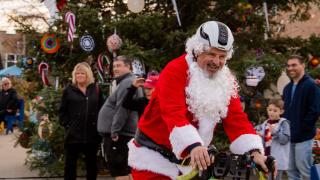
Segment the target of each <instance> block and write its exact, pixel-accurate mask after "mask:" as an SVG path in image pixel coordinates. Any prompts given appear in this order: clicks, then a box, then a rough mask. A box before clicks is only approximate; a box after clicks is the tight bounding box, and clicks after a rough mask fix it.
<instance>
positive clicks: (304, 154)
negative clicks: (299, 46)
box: [283, 55, 320, 180]
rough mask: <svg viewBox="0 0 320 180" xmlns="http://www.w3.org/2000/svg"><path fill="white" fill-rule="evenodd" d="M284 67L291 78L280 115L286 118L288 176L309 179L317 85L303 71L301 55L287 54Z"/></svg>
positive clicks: (318, 107) (319, 97)
mask: <svg viewBox="0 0 320 180" xmlns="http://www.w3.org/2000/svg"><path fill="white" fill-rule="evenodd" d="M286 69H287V74H288V76H289V78H290V79H291V82H290V83H289V84H287V85H286V86H285V88H284V90H283V100H284V115H283V117H284V118H286V119H288V120H289V121H290V131H291V132H290V133H291V146H290V157H289V169H288V177H289V179H290V180H297V179H310V169H311V166H312V162H313V159H312V145H313V138H314V136H315V135H316V121H317V120H318V118H319V115H320V103H319V102H320V88H319V86H318V85H317V84H316V83H315V81H314V80H313V79H312V78H311V77H310V76H309V75H307V74H306V73H305V63H304V58H303V57H302V56H298V55H292V56H290V57H289V58H288V59H287V64H286Z"/></svg>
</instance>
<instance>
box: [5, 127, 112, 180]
mask: <svg viewBox="0 0 320 180" xmlns="http://www.w3.org/2000/svg"><path fill="white" fill-rule="evenodd" d="M14 143H15V135H14V134H9V135H5V134H3V133H1V134H0V180H23V179H28V180H33V179H34V180H45V179H48V180H62V179H63V178H43V177H39V176H38V173H37V171H30V170H29V168H28V166H26V165H25V164H24V163H25V159H26V156H27V154H26V152H27V149H24V148H22V147H21V146H19V145H18V146H17V147H16V148H15V147H13V145H14ZM78 179H79V180H85V179H86V178H78ZM98 179H99V180H113V178H111V177H99V178H98Z"/></svg>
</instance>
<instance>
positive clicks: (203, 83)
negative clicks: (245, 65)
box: [128, 21, 268, 180]
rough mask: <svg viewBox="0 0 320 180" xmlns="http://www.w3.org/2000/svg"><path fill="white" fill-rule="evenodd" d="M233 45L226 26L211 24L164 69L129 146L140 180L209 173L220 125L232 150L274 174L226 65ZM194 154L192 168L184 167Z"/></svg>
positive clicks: (134, 167)
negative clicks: (184, 160)
mask: <svg viewBox="0 0 320 180" xmlns="http://www.w3.org/2000/svg"><path fill="white" fill-rule="evenodd" d="M233 41H234V39H233V35H232V32H231V31H230V29H229V28H228V27H227V26H226V25H225V24H223V23H221V22H217V21H208V22H206V23H204V24H202V25H201V26H200V27H199V28H198V30H197V32H196V33H195V34H194V35H193V36H192V37H191V38H189V39H188V40H187V43H186V54H185V55H182V56H180V57H178V58H177V59H174V60H172V61H171V62H170V63H169V64H168V65H167V66H166V67H165V68H164V69H163V71H162V72H161V74H160V77H159V80H158V83H157V86H156V88H155V90H154V92H153V94H152V97H151V99H150V101H149V104H148V106H147V107H146V109H145V111H144V113H143V115H142V116H141V118H140V121H139V122H138V129H137V132H136V135H135V138H134V140H132V141H130V142H129V144H128V145H129V160H128V162H129V165H130V166H131V167H132V176H133V178H134V179H138V180H144V179H161V180H164V179H175V178H176V177H177V176H178V175H180V174H188V173H189V172H190V171H191V170H192V169H193V168H194V169H198V170H199V171H203V170H205V169H207V168H208V166H210V164H211V163H212V160H211V159H210V157H209V154H208V145H209V144H210V143H211V141H212V139H213V132H214V129H215V127H216V125H217V123H219V122H222V124H223V126H224V129H225V131H226V134H227V135H228V137H229V140H230V142H231V145H230V150H231V151H232V152H233V153H236V154H244V153H247V152H249V153H250V155H251V156H252V159H253V161H254V162H255V163H257V164H259V165H261V166H262V167H263V169H264V170H265V171H268V169H267V167H266V165H265V160H266V157H265V156H264V155H263V151H264V150H263V145H262V142H261V138H260V137H259V136H258V135H257V134H256V132H255V130H254V128H253V127H252V124H251V123H250V122H249V121H248V118H247V115H246V114H245V113H244V112H243V111H242V107H241V103H240V98H239V95H238V84H237V81H236V78H235V77H234V76H233V75H232V73H231V71H230V70H229V68H228V67H227V66H226V61H227V60H228V59H230V58H231V57H232V54H233ZM189 156H190V157H191V164H190V165H188V166H181V162H182V160H183V159H184V158H186V157H189Z"/></svg>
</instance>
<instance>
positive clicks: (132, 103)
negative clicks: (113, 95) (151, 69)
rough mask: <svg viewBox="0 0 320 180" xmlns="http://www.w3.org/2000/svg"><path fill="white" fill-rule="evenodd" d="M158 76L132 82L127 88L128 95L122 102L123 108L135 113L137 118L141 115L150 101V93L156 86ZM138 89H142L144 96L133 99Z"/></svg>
mask: <svg viewBox="0 0 320 180" xmlns="http://www.w3.org/2000/svg"><path fill="white" fill-rule="evenodd" d="M158 79H159V76H149V77H148V78H147V79H146V80H145V79H144V78H137V79H135V80H133V82H132V85H131V87H130V88H128V93H127V95H126V97H125V98H124V101H123V104H122V105H123V107H124V108H126V109H130V110H133V111H137V112H138V114H139V117H141V115H142V114H143V111H144V109H145V107H146V106H147V105H148V103H149V100H150V99H151V95H152V92H153V91H154V88H155V87H156V85H157V81H158ZM139 87H143V90H144V95H145V96H143V97H140V98H134V94H135V93H136V91H137V89H138V88H139Z"/></svg>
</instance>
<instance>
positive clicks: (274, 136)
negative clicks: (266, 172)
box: [256, 99, 290, 180]
mask: <svg viewBox="0 0 320 180" xmlns="http://www.w3.org/2000/svg"><path fill="white" fill-rule="evenodd" d="M283 107H284V102H283V101H282V99H271V100H270V101H269V104H268V107H267V113H268V119H267V120H266V121H265V122H263V123H262V124H260V125H258V126H256V130H257V133H258V134H259V135H260V136H261V137H262V140H263V143H264V153H265V155H266V156H268V155H271V156H273V157H274V158H275V159H276V161H277V162H278V175H277V177H276V180H281V179H282V174H283V172H285V171H286V170H288V166H289V153H288V152H289V150H290V125H289V121H288V120H287V119H285V118H281V117H280V116H281V114H283V112H284V110H283ZM269 179H271V176H269Z"/></svg>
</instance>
